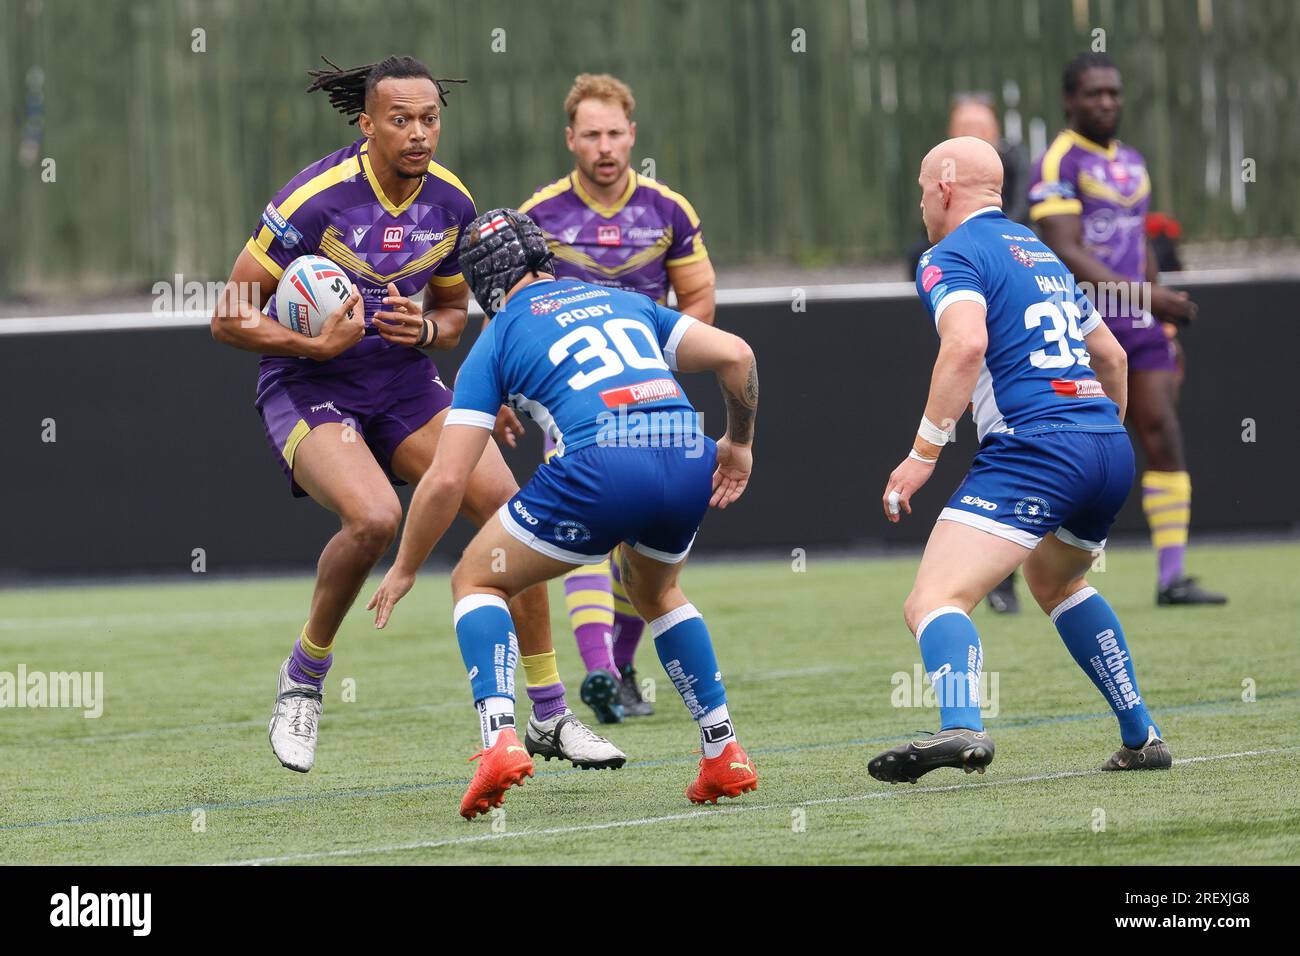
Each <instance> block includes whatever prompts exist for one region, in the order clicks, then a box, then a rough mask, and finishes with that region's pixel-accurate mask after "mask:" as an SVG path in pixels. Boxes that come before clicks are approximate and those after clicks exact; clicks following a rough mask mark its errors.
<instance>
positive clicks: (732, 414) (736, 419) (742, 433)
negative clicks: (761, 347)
mask: <svg viewBox="0 0 1300 956" xmlns="http://www.w3.org/2000/svg"><path fill="white" fill-rule="evenodd" d="M719 384H720V385H721V387H722V395H723V397H724V398H725V399H726V401H727V434H728V435H730V436H731V440H732V441H733V442H735V443H736V444H738V445H748V444H749V443H750V442H752V441H753V440H754V417H755V416H756V415H757V413H758V362H757V361H755V360H752V359H751V360H750V363H749V372H748V374H746V376H745V384H744V386H743V387H742V388H741V390H740V394H738V395H734V394H732V392H731V391H730V390H729V389H728V388H727V385H726V383H725V382H720V383H719Z"/></svg>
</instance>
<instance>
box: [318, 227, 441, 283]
mask: <svg viewBox="0 0 1300 956" xmlns="http://www.w3.org/2000/svg"><path fill="white" fill-rule="evenodd" d="M459 232H460V229H459V228H457V227H455V226H452V227H451V228H450V229H448V230H447V235H446V236H445V237H444V238H443V240H442V241H441V242H439V243H437V244H436V245H434V246H431V247H430V248H429V250H428V251H427V252H425V253H424V255H422V256H420V257H419V258H418V259H412V260H411V261H410V262H408V263H407V264H406V265H404V266H402V268H400V269H398V270H397V271H396V272H392V273H388V274H387V275H385V274H381V273H378V272H376V271H375V270H374V269H373V268H371V266H370V263H368V262H366V261H365V260H364V259H362V258H361V257H360V256H358V255H357V254H356V253H355V252H353V251H352V250H351V249H349V248H348V247H347V245H346V244H345V243H344V242H343V240H342V238H341V236H342V233H341V232H339V229H338V227H337V226H330V227H329V228H328V229H326V230H325V235H323V236H321V239H320V254H321V255H323V256H325V258H327V259H332V260H333V261H334V262H336V263H338V264H339V265H341V266H342V267H343V268H345V269H348V270H349V271H351V272H353V273H355V274H356V275H359V276H365V277H366V278H368V279H372V280H374V281H375V282H377V283H381V284H384V285H386V284H387V283H389V282H396V281H397V280H398V279H401V278H403V277H405V276H408V275H412V274H414V273H416V272H420V271H423V270H424V269H430V268H432V267H434V266H436V265H437V264H438V263H439V262H441V261H442V260H443V259H445V258H447V256H449V255H451V253H452V250H453V249H455V248H456V237H457V235H458V233H459ZM457 280H458V281H464V280H462V279H460V277H459V276H458V277H457ZM452 284H453V285H454V284H455V283H452Z"/></svg>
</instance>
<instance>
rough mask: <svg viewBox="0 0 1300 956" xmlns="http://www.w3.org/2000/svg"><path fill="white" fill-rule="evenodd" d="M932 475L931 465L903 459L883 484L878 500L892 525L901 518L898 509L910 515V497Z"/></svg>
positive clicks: (911, 459) (932, 467) (912, 459)
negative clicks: (881, 493)
mask: <svg viewBox="0 0 1300 956" xmlns="http://www.w3.org/2000/svg"><path fill="white" fill-rule="evenodd" d="M933 474H934V465H933V463H931V464H928V465H927V464H926V463H925V462H923V461H917V460H916V459H915V458H904V459H903V461H902V463H901V464H900V465H899V466H898V467H897V468H895V469H894V471H893V474H891V475H890V476H889V480H888V481H887V482H885V493H884V494H883V495H882V496H881V498H880V503H881V505H882V506H883V507H884V509H885V517H886V518H888V519H889V520H890V522H892V523H893V524H898V522H899V519H900V518H901V517H902V516H901V515H900V514H899V510H900V508H901V509H902V511H905V512H906V513H907V514H909V515H910V514H911V513H912V495H914V494H916V492H918V491H919V490H920V489H921V486H922V485H924V484H925V483H926V482H927V481H929V480H930V476H931V475H933Z"/></svg>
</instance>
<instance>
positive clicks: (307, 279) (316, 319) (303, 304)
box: [275, 256, 352, 338]
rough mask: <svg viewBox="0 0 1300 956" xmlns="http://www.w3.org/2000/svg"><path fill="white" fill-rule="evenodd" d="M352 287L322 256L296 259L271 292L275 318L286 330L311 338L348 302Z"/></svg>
mask: <svg viewBox="0 0 1300 956" xmlns="http://www.w3.org/2000/svg"><path fill="white" fill-rule="evenodd" d="M351 294H352V283H351V282H350V281H348V277H347V275H346V274H345V273H344V272H343V270H342V269H340V268H339V267H338V266H336V265H335V264H334V263H333V262H330V260H328V259H326V258H325V257H324V256H299V257H298V258H297V259H294V260H293V262H291V263H289V267H288V268H287V269H285V270H284V275H282V276H281V277H280V284H279V285H278V286H277V287H276V290H275V317H276V318H277V319H278V320H279V322H280V324H281V325H283V326H284V327H285V328H286V329H292V330H293V331H295V332H300V333H302V334H303V335H306V336H310V337H312V338H315V337H316V336H318V335H320V330H321V327H322V326H323V325H324V324H325V320H326V319H328V318H329V317H330V315H331V314H333V313H334V311H335V310H336V309H338V307H339V306H340V305H342V304H343V303H344V302H346V301H347V300H348V296H350V295H351Z"/></svg>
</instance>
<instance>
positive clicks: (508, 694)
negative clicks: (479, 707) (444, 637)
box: [452, 594, 519, 704]
mask: <svg viewBox="0 0 1300 956" xmlns="http://www.w3.org/2000/svg"><path fill="white" fill-rule="evenodd" d="M452 620H453V622H454V624H455V627H456V640H457V641H458V642H460V656H461V658H462V659H463V660H464V661H465V669H466V670H467V671H469V686H470V690H471V691H472V693H473V695H474V703H476V704H477V703H478V702H479V701H481V700H483V699H484V698H487V697H504V698H506V699H507V700H514V699H515V664H516V663H518V661H519V641H518V639H517V638H516V637H515V623H514V621H512V620H511V619H510V611H509V610H507V608H506V602H505V601H503V600H502V599H501V598H499V597H497V596H496V595H495V594H468V595H466V596H465V597H463V598H461V599H460V600H459V601H457V602H456V607H455V609H454V610H453V611H452Z"/></svg>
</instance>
